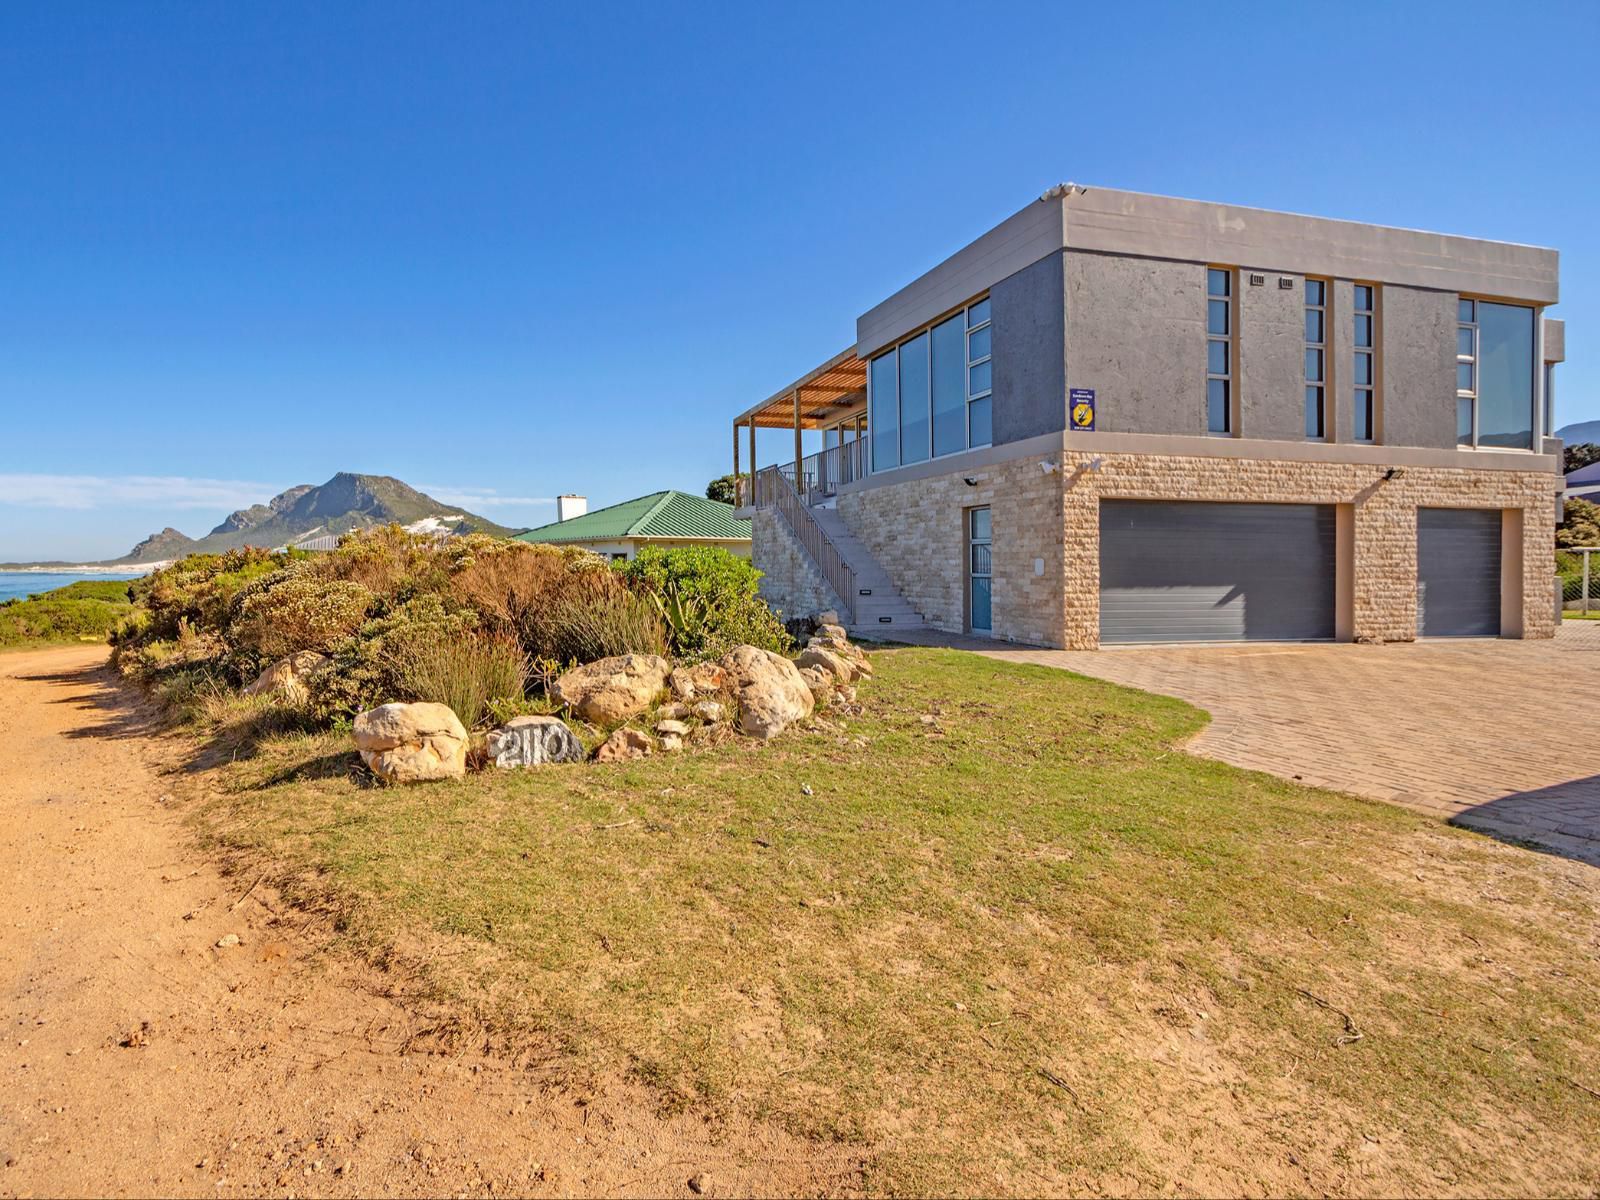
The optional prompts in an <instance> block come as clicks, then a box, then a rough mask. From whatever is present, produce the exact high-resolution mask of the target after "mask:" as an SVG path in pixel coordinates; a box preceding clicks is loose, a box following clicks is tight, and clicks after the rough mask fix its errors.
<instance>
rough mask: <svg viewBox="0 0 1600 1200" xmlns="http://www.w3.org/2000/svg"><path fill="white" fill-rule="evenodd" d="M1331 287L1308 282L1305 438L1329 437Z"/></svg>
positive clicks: (1320, 438) (1325, 284) (1319, 281)
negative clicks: (1329, 310)
mask: <svg viewBox="0 0 1600 1200" xmlns="http://www.w3.org/2000/svg"><path fill="white" fill-rule="evenodd" d="M1327 360H1328V285H1327V283H1325V282H1324V281H1323V280H1321V279H1308V280H1306V437H1308V438H1312V439H1314V440H1317V441H1320V440H1322V439H1324V438H1326V437H1327V436H1328V422H1327V399H1328V388H1327V384H1328V377H1327V366H1328V361H1327Z"/></svg>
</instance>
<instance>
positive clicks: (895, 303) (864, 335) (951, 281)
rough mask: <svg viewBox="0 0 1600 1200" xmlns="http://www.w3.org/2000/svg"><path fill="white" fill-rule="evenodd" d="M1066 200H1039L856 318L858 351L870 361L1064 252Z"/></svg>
mask: <svg viewBox="0 0 1600 1200" xmlns="http://www.w3.org/2000/svg"><path fill="white" fill-rule="evenodd" d="M1061 220H1062V213H1061V201H1060V200H1059V199H1057V200H1050V201H1035V202H1034V203H1032V204H1030V205H1028V206H1027V207H1026V208H1024V209H1023V210H1022V211H1020V212H1018V213H1015V214H1014V215H1012V216H1010V217H1007V218H1006V219H1005V220H1004V221H1002V222H1000V224H999V225H996V226H995V227H994V228H993V229H991V230H990V231H989V232H988V233H986V234H984V235H983V236H982V237H980V238H978V239H977V240H976V241H974V242H971V243H969V244H968V245H966V246H964V247H962V248H961V249H960V250H957V251H956V252H955V253H954V254H952V255H951V256H950V257H949V258H947V259H945V260H944V261H943V262H942V263H940V264H939V265H938V266H936V267H934V268H933V269H932V270H930V271H928V272H926V273H924V274H923V275H922V276H920V277H919V278H917V279H915V280H913V281H912V282H911V283H908V284H907V285H906V286H905V287H903V288H901V289H900V290H899V291H898V292H896V293H895V294H894V295H892V296H890V297H889V298H888V299H887V300H885V301H883V303H881V304H879V305H877V306H875V307H874V308H871V309H869V310H868V311H867V312H865V313H863V314H862V315H861V316H860V317H859V318H858V319H857V320H856V353H857V354H859V355H860V356H861V357H862V358H867V357H869V356H871V355H872V354H875V353H876V352H877V351H879V350H881V349H883V348H884V347H885V346H887V345H888V344H889V343H890V342H892V341H895V340H896V339H897V338H899V337H900V336H901V335H902V334H907V333H911V332H913V331H914V330H916V329H917V328H919V327H920V326H923V325H926V324H928V323H929V322H930V321H932V320H934V318H936V317H940V316H943V315H944V314H945V313H947V312H950V311H951V310H952V309H955V308H959V307H960V306H961V305H963V304H965V303H966V302H967V301H968V300H971V299H972V298H973V297H974V296H977V295H979V294H981V293H982V292H984V291H986V290H987V289H989V288H990V287H993V286H994V285H995V284H996V283H999V282H1000V281H1001V280H1002V279H1005V278H1007V277H1008V276H1011V275H1015V274H1016V273H1017V272H1018V271H1020V270H1022V269H1023V268H1024V267H1027V266H1030V265H1031V264H1033V263H1036V262H1038V261H1039V260H1040V259H1041V258H1044V257H1046V256H1047V255H1050V254H1054V253H1055V252H1057V251H1059V250H1060V249H1061V246H1062V237H1061Z"/></svg>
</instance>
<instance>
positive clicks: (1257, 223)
mask: <svg viewBox="0 0 1600 1200" xmlns="http://www.w3.org/2000/svg"><path fill="white" fill-rule="evenodd" d="M1064 206H1065V210H1066V219H1065V230H1066V244H1067V245H1068V246H1069V247H1073V248H1077V249H1084V250H1100V251H1103V252H1106V253H1111V254H1138V255H1153V256H1156V257H1160V258H1180V259H1188V260H1190V261H1194V262H1213V263H1237V264H1239V265H1240V266H1243V265H1244V264H1246V263H1253V264H1255V266H1256V269H1257V270H1263V269H1265V270H1269V271H1295V272H1305V273H1308V274H1311V275H1319V276H1322V277H1324V278H1329V279H1370V280H1373V281H1375V282H1378V283H1385V284H1396V285H1402V286H1405V287H1421V288H1430V289H1433V290H1437V291H1451V292H1455V291H1459V292H1476V293H1479V294H1482V295H1488V296H1505V297H1507V298H1508V299H1518V300H1524V301H1528V302H1537V303H1540V304H1554V303H1555V302H1556V301H1557V300H1558V299H1559V298H1560V293H1559V287H1558V275H1559V263H1560V258H1559V255H1558V254H1557V253H1556V251H1554V250H1549V249H1545V248H1543V247H1540V246H1523V245H1517V244H1515V243H1512V242H1491V241H1485V240H1483V239H1481V238H1468V237H1455V236H1452V235H1450V234H1443V233H1427V232H1424V231H1422V230H1417V229H1396V228H1393V227H1390V226H1386V225H1366V224H1362V223H1361V222H1358V221H1337V220H1331V219H1329V218H1326V217H1307V216H1301V215H1299V214H1296V213H1284V212H1270V211H1267V210H1265V209H1259V208H1246V207H1244V206H1242V205H1237V204H1211V203H1206V202H1203V201H1198V200H1179V199H1176V198H1174V197H1171V196H1149V195H1144V194H1142V193H1139V192H1123V191H1117V190H1116V189H1114V188H1095V187H1088V188H1080V189H1078V190H1077V191H1076V192H1075V193H1074V194H1072V195H1071V196H1068V197H1067V198H1066V199H1065V201H1064ZM1513 232H1514V231H1513Z"/></svg>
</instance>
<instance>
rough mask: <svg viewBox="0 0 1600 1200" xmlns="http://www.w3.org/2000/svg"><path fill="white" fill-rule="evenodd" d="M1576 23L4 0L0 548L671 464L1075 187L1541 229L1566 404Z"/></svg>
mask: <svg viewBox="0 0 1600 1200" xmlns="http://www.w3.org/2000/svg"><path fill="white" fill-rule="evenodd" d="M1597 37H1600V5H1596V4H1593V3H1587V2H1586V3H1578V4H1571V5H1559V4H1557V5H1548V6H1540V7H1539V8H1538V9H1537V10H1535V9H1522V10H1516V9H1513V8H1510V7H1508V6H1506V5H1505V4H1504V3H1503V2H1501V3H1496V4H1475V3H1465V2H1461V0H1453V2H1450V3H1422V2H1419V0H1412V2H1408V3H1405V4H1381V5H1380V4H1360V3H1357V4H1343V5H1339V6H1335V7H1332V8H1330V7H1329V6H1327V5H1321V4H1305V5H1301V4H1295V3H1282V2H1274V3H1262V4H1259V5H1225V4H1219V3H1212V4H1187V3H1186V4H1175V5H1141V4H1120V5H1099V6H1093V8H1091V7H1090V6H1080V5H1068V4H1062V3H1050V4H1042V5H1014V4H985V5H973V4H970V3H968V4H949V5H944V4H927V3H919V4H916V5H909V4H908V5H904V6H896V5H890V4H864V5H840V6H832V5H827V4H820V3H811V4H806V5H794V6H777V5H761V6H757V5H734V4H727V5H706V6H688V5H659V4H653V5H645V4H639V5H623V6H607V5H600V4H595V5H561V6H555V5H552V6H549V7H548V8H545V7H539V6H535V5H532V4H506V5H498V4H443V3H440V4H432V5H421V4H409V3H398V2H394V0H386V2H385V3H381V4H353V3H337V4H329V3H318V4H295V3H275V4H271V5H215V4H175V5H168V4H133V3H129V4H104V3H95V4H86V5H77V4H72V3H66V2H62V0H53V2H52V3H49V4H39V5H32V6H26V5H22V4H10V5H5V6H4V7H3V8H0V560H11V559H30V558H42V557H51V558H55V557H65V558H95V557H104V556H110V555H115V554H120V553H123V552H125V551H126V550H127V548H128V547H129V546H131V545H132V543H133V542H134V541H136V540H137V539H138V538H140V537H142V536H144V535H145V534H146V533H148V532H150V531H152V530H154V529H157V528H160V527H161V526H163V525H167V524H171V525H175V526H177V527H178V528H180V529H182V530H183V531H184V532H186V533H189V534H191V535H199V534H201V533H203V532H205V531H206V530H207V529H209V528H210V527H211V526H212V525H214V524H215V523H216V522H217V521H219V520H220V519H221V518H222V517H223V516H224V515H226V513H227V512H228V511H229V510H230V509H231V508H234V507H238V506H241V505H243V504H245V503H248V502H251V501H255V500H264V499H266V498H267V497H268V496H269V495H271V494H272V493H273V492H274V491H276V490H278V489H280V488H282V487H285V486H288V485H291V484H295V483H300V482H322V481H323V480H325V479H327V478H328V477H329V476H330V475H332V474H333V473H334V472H335V471H339V470H354V471H366V472H374V473H382V474H391V475H397V476H399V477H400V478H402V479H405V480H406V481H408V482H410V483H413V484H417V485H420V486H424V487H426V488H429V489H431V490H434V491H435V493H436V494H438V495H440V498H442V499H451V500H455V501H457V502H460V503H465V504H466V505H467V506H468V507H472V508H475V509H476V510H478V511H481V512H483V513H485V515H489V516H492V517H494V518H496V519H498V520H500V521H502V522H503V523H506V524H514V525H521V524H537V523H542V522H543V521H545V520H549V519H551V518H552V516H553V506H552V505H550V504H549V503H548V499H547V498H549V497H553V496H555V495H556V494H558V493H560V492H564V491H577V492H583V493H586V494H587V495H588V496H589V497H590V498H591V503H592V504H595V505H598V504H604V503H609V502H612V501H616V500H622V499H626V498H628V497H630V496H634V495H638V494H640V493H642V492H646V491H650V490H654V489H656V488H660V487H667V486H673V487H680V488H684V489H686V490H695V491H698V490H700V489H701V488H703V487H704V485H705V481H706V480H707V479H708V478H709V477H711V476H713V475H716V474H721V473H722V472H724V471H726V470H727V469H728V467H729V455H730V446H731V436H732V435H731V431H730V420H731V418H732V416H733V415H734V414H735V413H737V412H738V411H740V410H742V409H743V408H745V407H746V406H748V405H749V404H750V403H752V402H754V401H755V400H758V399H760V398H762V397H764V396H765V395H767V394H768V393H770V392H771V391H773V390H775V389H776V388H778V387H780V386H782V385H783V384H784V383H786V382H787V381H788V380H790V379H791V378H793V377H794V376H795V375H797V374H799V373H800V372H802V371H804V370H806V369H807V368H809V367H811V366H814V365H815V364H816V363H818V362H820V361H821V360H822V359H824V358H825V357H827V356H828V355H831V354H833V353H834V352H836V351H838V350H839V349H841V348H842V347H844V346H845V345H847V344H848V343H849V342H851V341H852V340H853V336H854V321H855V317H856V316H857V315H858V314H859V313H861V312H862V311H864V310H865V309H866V308H868V307H870V306H871V305H872V304H874V303H876V302H877V301H878V300H880V299H882V298H883V297H884V296H886V295H887V294H888V293H890V292H891V291H893V290H894V289H895V288H897V287H899V286H900V285H902V284H903V283H905V282H907V281H908V280H910V279H911V278H913V277H914V276H915V275H917V274H918V273H920V272H921V271H923V270H925V269H926V268H927V267H929V266H931V265H933V264H934V263H935V262H937V261H938V260H940V259H941V258H943V257H944V256H946V255H947V254H949V253H950V252H951V251H953V250H955V249H957V248H959V247H960V246H961V245H963V244H964V243H965V242H967V241H968V240H970V239H971V238H972V237H974V236H976V235H977V234H979V233H982V232H983V231H984V230H986V229H988V228H990V227H991V226H992V225H994V224H995V223H996V222H997V221H999V220H1000V219H1002V218H1004V217H1005V216H1007V215H1009V214H1010V213H1011V212H1013V211H1015V210H1016V209H1018V208H1020V207H1022V206H1023V205H1024V204H1026V203H1028V202H1029V201H1031V200H1032V199H1033V198H1034V197H1036V196H1037V195H1038V194H1039V193H1040V192H1041V191H1043V190H1044V189H1045V188H1046V187H1048V186H1050V185H1051V184H1054V183H1057V182H1060V181H1062V180H1068V179H1070V180H1075V181H1077V182H1079V183H1085V184H1099V185H1103V186H1110V187H1121V188H1128V189H1133V190H1140V191H1150V192H1161V193H1167V194H1171V195H1180V196H1192V197H1198V198H1202V199H1214V200H1226V201H1231V202H1235V203H1241V204H1248V205H1254V206H1258V207H1266V208H1282V209H1288V210H1293V211H1297V212H1308V213H1317V214H1323V215H1329V216H1337V217H1345V218H1351V219H1355V220H1367V221H1376V222H1382V223H1386V224H1394V225H1402V226H1412V227H1421V228H1428V229H1440V230H1445V231H1448V232H1453V233H1461V234H1468V235H1477V236H1484V237H1494V238H1503V239H1506V240H1511V241H1519V242H1532V243H1538V244H1542V245H1550V246H1555V247H1558V248H1559V249H1560V250H1561V252H1562V293H1563V297H1564V298H1563V302H1562V304H1561V306H1560V307H1559V309H1557V310H1556V315H1560V316H1563V317H1565V318H1566V320H1567V322H1568V331H1569V332H1568V343H1567V344H1568V362H1567V364H1566V366H1565V367H1564V369H1563V374H1562V375H1561V377H1560V381H1559V386H1558V396H1559V404H1560V411H1559V414H1558V416H1559V420H1561V421H1562V422H1566V421H1572V420H1580V419H1588V418H1600V377H1597V370H1600V368H1597V367H1596V364H1595V361H1594V355H1593V353H1592V352H1591V347H1592V346H1593V345H1594V336H1593V332H1592V331H1593V330H1594V328H1595V327H1596V323H1597V321H1600V284H1597V282H1596V268H1597V266H1600V228H1597V225H1600V222H1597V221H1596V220H1595V215H1594V214H1595V206H1596V200H1595V197H1596V195H1597V194H1600V152H1597V151H1600V146H1597V145H1596V141H1597V135H1596V128H1597V124H1600V122H1597V118H1600V83H1597V82H1596V76H1597V72H1596V71H1595V70H1594V67H1593V64H1592V61H1591V57H1592V54H1593V48H1594V46H1595V44H1596V41H1597ZM769 436H771V437H772V439H773V440H772V441H771V442H770V443H767V444H765V445H764V446H763V450H762V458H763V460H770V459H772V458H775V457H776V456H777V455H778V454H779V453H780V451H781V447H780V445H779V443H780V442H781V441H782V437H783V435H781V434H776V435H769Z"/></svg>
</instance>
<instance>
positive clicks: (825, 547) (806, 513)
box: [755, 464, 856, 625]
mask: <svg viewBox="0 0 1600 1200" xmlns="http://www.w3.org/2000/svg"><path fill="white" fill-rule="evenodd" d="M793 471H794V467H793V465H792V464H791V466H790V468H789V473H787V474H786V473H785V472H784V470H783V468H782V467H763V468H762V469H761V470H759V471H757V472H756V478H755V507H757V508H775V509H777V510H778V511H779V512H780V513H782V514H783V517H784V520H786V521H788V523H789V528H790V530H791V531H792V532H793V533H794V536H795V537H796V538H797V539H798V540H799V542H800V544H801V545H802V546H804V547H805V549H806V553H807V554H809V555H811V561H812V562H814V563H816V564H817V568H818V569H819V570H820V571H821V572H822V577H823V578H824V579H826V580H827V581H828V586H829V587H831V588H833V591H834V594H835V595H837V596H838V597H839V599H840V601H841V602H842V603H843V604H844V607H845V611H844V612H843V613H842V614H841V615H842V616H843V617H844V619H845V623H846V624H847V625H854V624H855V619H856V573H855V571H854V570H852V569H851V567H850V564H849V563H847V562H845V560H844V557H843V556H842V555H841V554H840V553H839V548H838V547H837V546H835V545H834V544H833V540H832V539H831V538H829V537H828V531H827V530H825V529H823V528H822V526H821V525H818V524H817V519H816V518H815V517H814V516H812V515H811V510H810V509H809V508H807V507H806V506H805V503H804V502H803V501H802V500H801V499H800V493H799V492H798V491H796V490H795V486H794V483H793V481H792V480H791V479H790V477H789V476H790V474H792V473H793Z"/></svg>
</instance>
